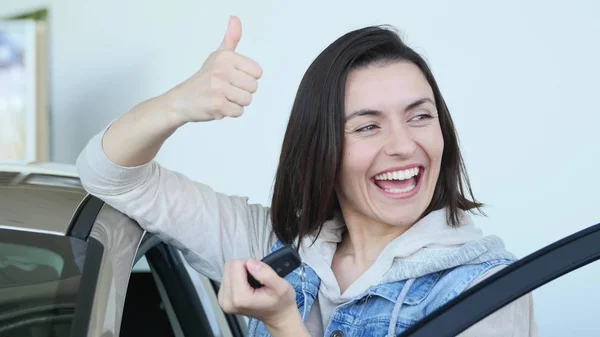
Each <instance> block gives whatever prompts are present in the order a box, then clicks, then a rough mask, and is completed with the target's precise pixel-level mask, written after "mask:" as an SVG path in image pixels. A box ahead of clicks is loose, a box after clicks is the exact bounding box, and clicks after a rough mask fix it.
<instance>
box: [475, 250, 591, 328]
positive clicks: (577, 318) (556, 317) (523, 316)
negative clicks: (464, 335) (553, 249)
mask: <svg viewBox="0 0 600 337" xmlns="http://www.w3.org/2000/svg"><path fill="white" fill-rule="evenodd" d="M598 284H600V261H596V262H593V263H590V264H588V265H586V266H584V267H581V268H579V269H577V270H574V271H572V272H570V273H568V274H566V275H563V276H562V277H560V278H557V279H555V280H554V281H552V282H549V283H547V284H545V285H543V286H541V287H540V288H538V289H536V290H534V291H533V292H532V293H531V294H530V295H527V296H524V297H522V298H520V299H518V300H516V301H514V302H512V303H510V304H508V305H507V306H505V307H504V308H502V309H500V310H497V311H496V312H495V313H494V314H492V315H490V316H488V317H487V318H486V319H484V320H482V321H480V322H479V323H477V324H475V325H474V326H473V327H471V328H470V329H469V330H467V331H469V332H470V333H475V334H476V335H477V331H475V330H477V329H482V330H483V331H487V332H489V331H491V330H493V331H495V332H497V333H500V332H503V333H500V334H498V335H499V336H500V335H502V336H513V335H514V336H532V337H533V336H544V337H563V336H600V325H599V324H598V323H597V316H598V315H597V308H598V304H600V292H598V291H595V288H596V287H595V286H596V285H598ZM530 299H533V307H532V308H530V307H529V300H530ZM530 309H531V310H530ZM530 318H531V319H532V320H533V322H535V325H533V326H534V327H535V326H537V331H535V329H529V328H530V327H531V326H532V324H530V320H529V319H530ZM503 329H504V330H505V331H503ZM517 330H518V331H517ZM523 331H524V332H525V333H522V332H523ZM482 334H483V335H485V333H483V332H482Z"/></svg>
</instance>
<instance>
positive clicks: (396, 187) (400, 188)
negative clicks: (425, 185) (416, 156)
mask: <svg viewBox="0 0 600 337" xmlns="http://www.w3.org/2000/svg"><path fill="white" fill-rule="evenodd" d="M424 172H425V168H424V167H423V166H413V167H410V168H404V169H398V170H393V171H388V172H385V173H380V174H377V175H375V176H374V177H373V178H371V182H372V183H373V186H374V187H375V189H377V190H378V191H379V192H380V193H381V194H383V195H384V196H386V197H388V198H392V199H408V198H411V197H413V196H414V195H416V194H417V193H418V192H419V189H420V188H421V182H422V180H423V174H424Z"/></svg>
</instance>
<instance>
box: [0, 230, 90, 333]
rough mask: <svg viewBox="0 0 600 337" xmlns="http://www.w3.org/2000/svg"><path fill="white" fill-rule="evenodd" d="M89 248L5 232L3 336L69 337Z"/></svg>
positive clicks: (1, 254) (0, 281) (0, 279)
mask: <svg viewBox="0 0 600 337" xmlns="http://www.w3.org/2000/svg"><path fill="white" fill-rule="evenodd" d="M86 251H87V242H85V241H83V240H79V239H76V238H72V237H65V236H58V235H52V234H41V233H32V232H24V231H16V230H7V229H0V336H19V337H30V336H31V337H34V336H35V337H38V336H39V337H46V336H47V337H50V336H52V337H63V336H65V337H67V336H69V335H70V329H71V323H72V320H73V316H74V314H75V311H76V309H77V308H76V297H77V293H78V290H79V285H80V284H79V283H80V279H81V274H82V271H83V265H84V261H85V255H86Z"/></svg>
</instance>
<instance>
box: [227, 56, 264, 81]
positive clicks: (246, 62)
mask: <svg viewBox="0 0 600 337" xmlns="http://www.w3.org/2000/svg"><path fill="white" fill-rule="evenodd" d="M234 55H235V57H234V58H233V59H234V65H235V68H236V69H238V70H241V71H243V72H245V73H246V74H248V75H250V76H252V77H254V78H256V79H259V78H261V77H262V73H263V71H262V68H261V67H260V65H259V64H258V63H256V62H255V61H254V60H252V59H251V58H249V57H246V56H244V55H241V54H237V53H236V54H234Z"/></svg>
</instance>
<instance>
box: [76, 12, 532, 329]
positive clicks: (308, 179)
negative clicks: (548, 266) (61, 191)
mask: <svg viewBox="0 0 600 337" xmlns="http://www.w3.org/2000/svg"><path fill="white" fill-rule="evenodd" d="M240 37H241V23H240V21H239V19H238V18H236V17H232V18H231V20H230V22H229V26H228V29H227V33H226V36H225V38H224V40H223V42H222V44H221V46H220V47H219V48H218V49H217V50H216V51H215V52H214V53H212V54H211V55H210V57H208V59H207V60H206V62H205V63H204V65H203V66H202V68H201V69H200V71H198V72H197V73H196V74H194V75H193V76H192V77H190V78H189V79H188V80H186V81H184V82H183V83H181V84H180V85H178V86H176V87H175V88H173V89H172V90H170V91H169V92H167V93H165V94H164V95H161V96H158V97H155V98H152V99H150V100H148V101H145V102H143V103H141V104H139V105H138V106H136V107H134V108H133V109H132V110H131V111H130V112H128V113H126V114H125V115H123V116H122V117H121V118H119V119H118V120H116V121H115V122H114V123H112V124H111V125H110V127H109V128H107V130H105V131H103V132H101V133H100V134H98V135H97V136H95V137H94V138H93V139H92V140H91V141H90V142H89V144H88V145H87V147H86V148H85V149H84V151H83V152H82V153H81V155H80V157H79V158H78V161H77V165H78V169H79V172H80V175H81V179H82V182H83V184H84V186H85V188H86V189H87V190H88V191H89V192H90V193H91V194H94V195H96V196H98V197H99V198H101V199H103V200H105V201H106V202H107V203H108V204H110V205H112V206H113V207H115V208H117V209H119V210H120V211H122V212H124V213H126V214H128V215H129V216H130V217H132V218H133V219H135V220H137V221H138V222H139V224H140V225H141V226H142V227H143V228H145V229H146V230H148V231H150V232H153V233H157V234H158V235H159V236H160V237H161V238H162V239H163V240H164V241H166V242H168V243H170V244H172V245H174V246H176V247H178V248H179V249H181V250H182V251H183V253H184V254H185V257H186V259H187V260H188V261H189V262H190V264H191V265H192V266H193V267H194V268H195V269H196V270H197V271H198V272H200V273H202V274H204V275H206V276H207V277H210V278H212V279H215V280H217V281H221V282H222V285H221V290H220V292H219V303H220V304H221V306H222V307H223V309H224V310H225V311H226V312H231V313H238V314H244V315H248V316H250V317H252V318H251V320H250V323H249V335H250V336H267V335H269V334H271V335H273V336H309V335H310V336H324V335H325V336H383V335H386V334H387V335H389V336H393V335H395V334H398V333H401V332H402V331H404V330H405V329H406V328H407V327H409V326H410V325H412V324H413V323H415V322H416V321H417V320H419V319H421V318H423V317H425V316H426V315H427V314H429V313H431V312H432V311H434V310H435V309H436V308H439V307H440V306H441V305H443V304H444V303H446V302H447V301H448V300H450V299H452V298H453V297H455V296H457V295H459V294H460V293H461V292H463V291H465V290H466V289H468V288H469V287H471V286H473V285H474V284H476V283H477V282H479V281H481V280H482V279H484V278H485V277H487V276H489V275H491V274H492V273H494V272H497V271H498V270H499V269H501V268H503V267H505V266H506V265H508V264H510V263H511V262H512V261H514V257H513V255H511V254H510V253H508V252H507V251H505V250H504V247H503V244H502V242H501V241H500V240H499V239H498V238H496V237H482V234H481V232H480V230H478V229H477V228H475V226H474V225H473V223H472V222H471V220H470V217H469V215H468V213H467V211H473V210H477V209H478V208H479V207H481V204H480V203H478V202H476V201H475V200H474V199H473V198H471V199H469V198H468V197H467V196H466V192H467V191H468V192H469V194H471V193H470V192H471V189H470V186H469V183H468V179H467V174H466V170H465V168H464V164H463V161H462V159H461V154H460V150H459V147H458V142H457V137H456V131H455V130H454V127H453V124H452V120H451V118H450V115H449V112H448V109H447V107H446V105H445V103H444V100H443V98H442V96H441V94H440V90H439V89H438V87H437V85H436V82H435V80H434V78H433V75H432V74H431V71H430V70H429V68H428V66H427V65H426V64H425V62H424V61H423V59H422V58H421V57H420V56H419V55H417V54H416V53H415V52H414V51H413V50H411V49H410V48H408V47H407V46H405V45H404V44H403V43H402V41H401V40H400V39H399V37H398V36H397V35H396V34H395V33H394V32H393V31H391V30H389V29H386V28H382V27H367V28H364V29H360V30H356V31H353V32H350V33H348V34H346V35H344V36H342V37H341V38H339V39H338V40H337V41H335V42H334V43H333V44H331V45H330V46H329V47H328V48H327V49H325V50H324V51H323V52H322V53H321V54H320V55H319V56H318V57H317V58H316V60H315V61H314V62H313V63H312V65H311V66H310V68H309V69H308V71H307V72H306V74H305V76H304V78H303V80H302V82H301V84H300V87H299V89H298V93H297V95H296V100H295V102H294V105H293V108H292V112H291V116H290V120H289V124H288V127H287V131H286V133H285V137H284V141H283V147H282V151H281V158H280V162H279V166H278V170H277V176H276V181H275V187H274V195H273V200H272V205H271V207H270V208H266V207H263V206H260V205H250V204H248V203H247V198H241V197H233V196H226V195H223V194H219V193H216V192H214V191H213V190H212V189H211V188H210V187H208V186H206V185H203V184H200V183H198V182H193V181H190V180H189V179H187V178H186V177H185V176H183V175H181V174H178V173H176V172H173V171H169V170H167V169H165V168H163V167H161V166H160V165H158V164H157V163H156V162H155V161H153V158H154V157H155V155H156V153H157V152H158V150H159V149H160V147H161V145H162V144H163V142H164V141H165V140H166V139H167V138H168V137H169V136H170V135H171V134H173V133H174V132H175V131H176V130H177V129H178V128H179V127H181V126H182V125H184V124H186V123H190V122H204V121H210V120H214V119H221V118H223V117H238V116H240V115H242V111H243V107H244V106H247V105H249V104H250V101H251V98H252V93H254V92H255V91H256V89H257V85H258V79H259V78H260V76H261V74H262V69H261V68H260V66H259V65H258V64H256V63H255V62H254V61H252V60H250V59H248V58H246V57H245V56H242V55H240V54H237V53H236V52H235V48H236V45H237V43H238V41H239V39H240ZM124 144H126V146H124ZM471 195H472V194H471ZM284 244H293V245H295V246H296V247H298V249H299V252H300V255H301V257H302V259H303V264H302V266H301V267H300V268H297V269H296V270H295V271H294V272H292V273H290V274H289V275H288V276H286V277H285V279H283V278H280V277H278V276H277V274H276V273H275V272H274V271H273V270H272V269H271V268H270V267H268V266H267V265H264V264H262V263H261V262H259V261H257V260H260V259H261V258H262V257H264V256H265V255H266V254H267V253H269V252H270V251H274V250H276V249H278V248H280V247H282V246H283V245H284ZM247 271H248V272H250V273H251V274H252V275H253V276H254V277H255V278H256V279H257V280H258V281H260V282H261V283H263V284H264V285H265V287H263V288H260V289H257V290H254V289H253V288H251V287H250V286H249V284H248V281H247V278H246V272H247ZM535 334H536V331H535V323H534V321H533V315H532V304H531V298H530V296H526V297H523V298H521V299H519V300H518V301H515V302H514V303H512V304H511V305H509V306H507V307H506V308H504V309H502V310H500V311H499V312H497V313H495V314H494V315H493V316H490V317H488V318H486V319H485V320H483V321H482V322H480V323H479V324H478V325H477V326H475V327H472V328H471V329H470V330H468V331H466V332H465V333H464V334H463V335H465V336H466V335H471V336H533V335H535Z"/></svg>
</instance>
